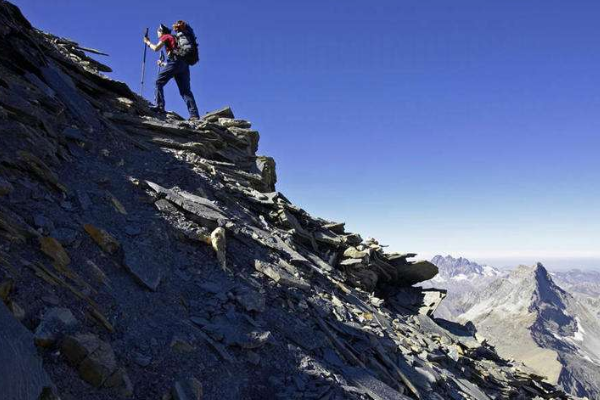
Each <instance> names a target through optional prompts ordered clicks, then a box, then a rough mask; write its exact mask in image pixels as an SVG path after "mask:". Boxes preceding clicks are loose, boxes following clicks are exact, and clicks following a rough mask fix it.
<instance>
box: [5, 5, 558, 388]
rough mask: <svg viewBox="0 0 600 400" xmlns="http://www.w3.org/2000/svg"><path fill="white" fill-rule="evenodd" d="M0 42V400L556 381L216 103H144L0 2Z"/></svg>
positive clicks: (85, 52) (72, 45) (78, 50)
mask: <svg viewBox="0 0 600 400" xmlns="http://www.w3.org/2000/svg"><path fill="white" fill-rule="evenodd" d="M0 50H1V51H0V135H1V136H0V140H1V146H0V298H1V299H2V301H1V302H0V391H1V393H2V394H1V395H0V397H1V398H2V399H7V400H26V399H27V400H29V399H31V400H34V399H44V400H49V399H54V400H56V399H63V400H71V399H73V400H75V399H98V400H108V399H122V398H131V399H163V400H167V399H173V400H198V399H277V398H281V399H323V400H324V399H329V400H335V399H372V400H375V399H377V400H379V399H439V400H442V399H478V400H479V399H508V398H510V399H532V398H547V399H549V398H552V399H562V398H569V397H568V396H567V395H566V394H564V393H563V392H562V391H561V390H559V389H558V388H557V387H556V386H554V385H552V384H550V383H548V382H547V381H545V380H544V378H543V377H541V376H539V375H536V374H534V373H531V372H528V370H526V369H525V368H524V367H523V366H522V365H520V364H517V363H515V362H511V361H507V360H504V359H502V358H500V357H499V356H498V354H497V353H496V352H495V350H494V349H493V348H492V347H490V346H489V345H488V344H486V343H485V342H482V341H478V340H477V339H475V337H473V336H472V333H471V331H469V330H467V329H465V328H464V327H462V326H460V325H458V324H455V323H447V322H445V321H442V320H434V319H432V317H431V315H432V312H433V311H434V309H435V307H437V305H438V304H439V303H440V301H442V299H443V298H444V296H445V291H444V290H436V289H432V288H430V289H421V288H417V287H414V286H413V285H414V284H416V283H419V282H422V281H425V280H428V279H431V278H433V277H434V276H435V275H436V274H437V272H438V269H437V268H436V267H435V266H434V265H433V264H431V263H429V262H427V261H412V259H413V257H414V256H415V255H414V254H410V253H406V254H401V253H389V252H386V251H385V250H384V246H382V245H381V244H380V243H378V242H377V241H376V240H374V239H368V240H363V238H361V236H360V235H359V234H357V233H352V232H347V231H346V230H345V227H344V224H343V223H339V222H334V221H327V220H324V219H321V218H317V217H313V216H311V215H309V214H308V213H307V212H306V211H304V210H302V209H301V208H300V207H297V206H295V205H293V204H292V203H291V202H290V201H289V200H288V199H287V198H286V197H285V196H284V195H283V194H281V193H279V192H277V191H276V186H275V185H276V181H277V178H276V173H275V162H274V160H273V159H271V158H269V157H264V156H259V155H257V150H258V144H259V133H258V132H257V131H255V130H253V129H252V127H251V126H252V125H251V123H250V122H248V121H246V120H242V119H239V118H237V117H236V116H235V115H234V113H233V111H232V110H231V109H229V108H223V109H221V110H217V111H215V112H212V113H209V114H206V115H204V117H203V118H202V119H201V120H199V121H194V122H187V121H185V120H183V119H182V118H181V117H179V116H178V115H176V114H173V113H170V114H168V115H166V116H158V115H155V114H153V113H152V112H151V111H150V109H149V108H148V103H147V102H146V101H145V100H144V99H142V98H140V97H138V96H137V95H136V94H134V93H133V92H132V91H131V90H130V89H129V88H128V87H127V86H126V85H125V84H123V83H121V82H116V81H114V80H111V79H109V78H107V77H106V76H105V75H103V73H106V72H110V68H108V67H107V66H105V65H103V64H101V63H100V62H98V61H96V60H94V59H93V58H91V56H90V54H94V55H98V56H102V53H101V52H99V51H97V50H94V49H89V48H86V47H84V46H82V45H80V44H78V43H76V42H74V41H72V40H68V39H63V38H59V37H55V36H53V35H51V34H47V33H43V32H40V31H39V30H36V29H35V28H34V27H32V26H31V25H30V24H29V22H28V21H27V20H26V18H25V17H24V16H23V15H22V14H21V12H20V11H19V10H18V8H17V7H15V6H14V5H12V4H11V3H8V2H6V1H1V0H0Z"/></svg>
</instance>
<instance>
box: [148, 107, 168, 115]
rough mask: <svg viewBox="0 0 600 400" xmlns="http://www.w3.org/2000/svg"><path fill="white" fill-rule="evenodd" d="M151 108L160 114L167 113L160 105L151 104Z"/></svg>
mask: <svg viewBox="0 0 600 400" xmlns="http://www.w3.org/2000/svg"><path fill="white" fill-rule="evenodd" d="M150 110H151V111H154V112H155V113H159V114H165V113H166V111H165V109H164V108H163V107H159V106H150Z"/></svg>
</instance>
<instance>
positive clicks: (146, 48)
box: [140, 28, 150, 97]
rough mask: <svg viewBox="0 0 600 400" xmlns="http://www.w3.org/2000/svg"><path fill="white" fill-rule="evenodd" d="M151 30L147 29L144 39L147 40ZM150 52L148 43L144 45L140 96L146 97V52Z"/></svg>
mask: <svg viewBox="0 0 600 400" xmlns="http://www.w3.org/2000/svg"><path fill="white" fill-rule="evenodd" d="M149 30H150V28H146V33H145V34H144V37H145V38H147V37H148V31H149ZM147 51H148V46H146V43H144V59H143V61H142V87H141V89H140V96H142V97H144V76H145V75H146V52H147Z"/></svg>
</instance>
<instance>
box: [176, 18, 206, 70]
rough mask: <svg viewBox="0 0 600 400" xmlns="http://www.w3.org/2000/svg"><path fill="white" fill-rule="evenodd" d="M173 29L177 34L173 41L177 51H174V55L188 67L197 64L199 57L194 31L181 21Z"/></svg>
mask: <svg viewBox="0 0 600 400" xmlns="http://www.w3.org/2000/svg"><path fill="white" fill-rule="evenodd" d="M173 27H174V28H175V31H176V32H177V33H176V34H175V39H177V49H176V50H175V54H176V55H177V57H179V58H182V59H183V60H184V61H185V62H187V63H188V64H189V65H195V64H197V63H198V61H199V60H200V57H199V54H198V42H197V40H196V35H195V34H194V30H193V29H192V27H191V26H189V25H188V24H186V23H185V22H183V21H178V22H177V23H176V24H175V25H174V26H173Z"/></svg>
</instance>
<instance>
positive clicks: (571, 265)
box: [419, 253, 600, 271]
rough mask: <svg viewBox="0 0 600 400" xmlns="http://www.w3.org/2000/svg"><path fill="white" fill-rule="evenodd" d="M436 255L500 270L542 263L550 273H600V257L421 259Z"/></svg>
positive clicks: (425, 255) (457, 255)
mask: <svg viewBox="0 0 600 400" xmlns="http://www.w3.org/2000/svg"><path fill="white" fill-rule="evenodd" d="M436 255H441V256H442V257H445V256H448V255H450V256H451V257H454V258H459V257H463V258H466V259H468V260H469V261H472V262H476V263H477V264H480V265H489V266H491V267H495V268H498V269H512V268H515V267H517V266H519V265H534V264H535V263H537V262H541V263H542V264H543V265H544V267H546V269H548V270H549V271H567V270H571V269H581V270H595V271H600V257H543V256H538V257H536V256H532V255H528V256H511V257H485V256H483V257H480V256H476V255H475V256H474V257H469V256H465V255H460V254H437V253H436V254H432V255H431V254H427V253H425V254H422V255H419V256H420V257H419V258H425V259H427V260H431V259H432V258H433V257H435V256H436Z"/></svg>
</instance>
